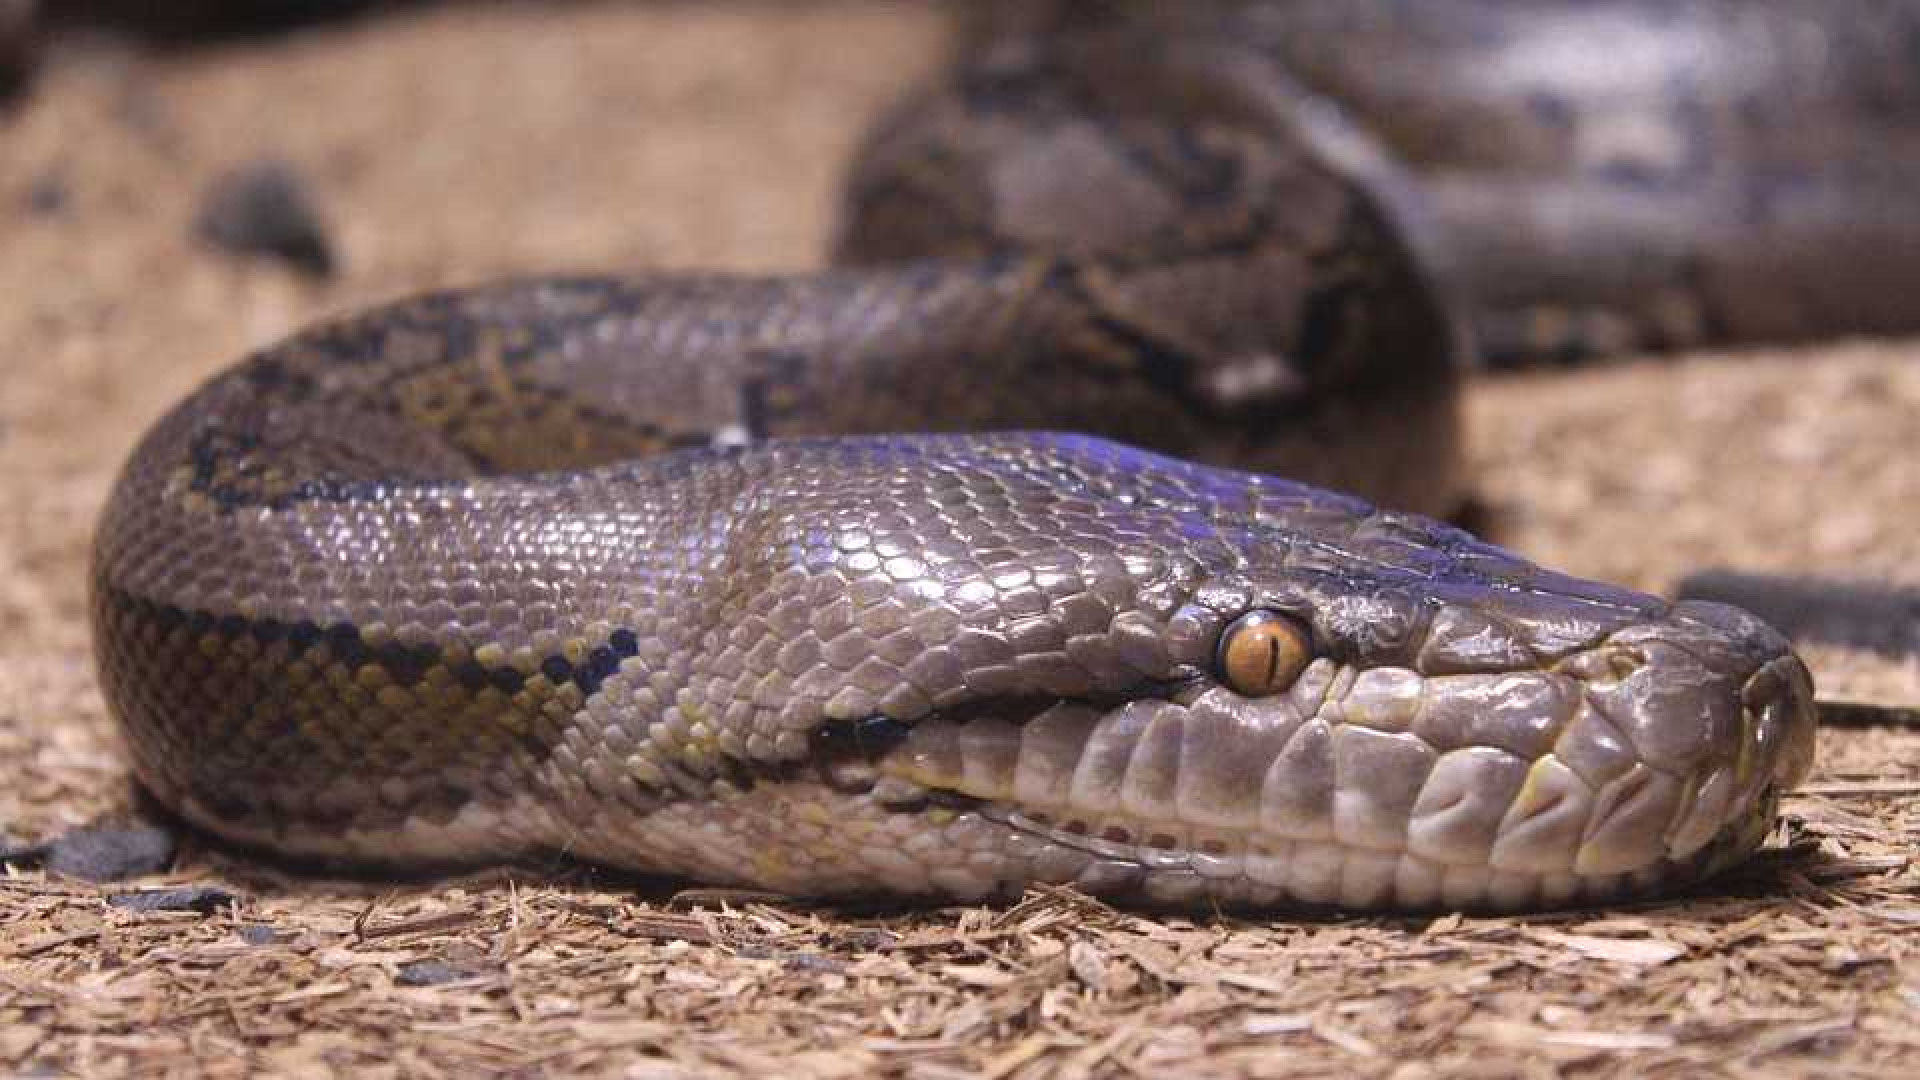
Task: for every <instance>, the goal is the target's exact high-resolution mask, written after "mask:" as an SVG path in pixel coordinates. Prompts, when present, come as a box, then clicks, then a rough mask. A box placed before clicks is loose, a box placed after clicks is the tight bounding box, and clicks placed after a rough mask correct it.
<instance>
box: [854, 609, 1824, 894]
mask: <svg viewBox="0 0 1920 1080" xmlns="http://www.w3.org/2000/svg"><path fill="white" fill-rule="evenodd" d="M1610 648H1611V647H1610ZM1674 652H1675V655H1660V650H1659V649H1657V648H1649V647H1647V646H1645V645H1638V646H1634V647H1632V648H1629V649H1625V650H1624V651H1623V650H1621V649H1612V651H1610V652H1607V653H1606V654H1605V655H1603V656H1600V657H1598V658H1590V659H1588V660H1586V661H1583V662H1581V663H1579V664H1571V665H1563V667H1568V668H1575V669H1580V670H1577V671H1575V670H1556V671H1535V672H1522V673H1515V674H1508V675H1459V676H1437V677H1436V676H1420V675H1417V674H1415V673H1413V672H1410V671H1404V670H1401V669H1379V668H1376V669H1371V670H1360V671H1356V670H1350V669H1341V668H1337V667H1336V666H1334V665H1332V664H1331V662H1326V661H1323V662H1320V665H1317V666H1323V670H1320V671H1319V672H1317V676H1318V678H1319V679H1320V681H1321V688H1320V690H1319V691H1318V692H1317V693H1316V694H1315V695H1312V696H1311V697H1310V699H1308V700H1306V701H1305V702H1304V705H1305V707H1303V701H1302V700H1300V699H1293V700H1279V699H1275V700H1265V701H1254V700H1249V699H1246V698H1241V697H1239V696H1237V695H1235V694H1233V693H1231V692H1230V691H1227V690H1226V689H1224V688H1221V687H1206V688H1202V689H1197V690H1195V691H1193V692H1190V693H1184V694H1174V695H1169V696H1167V697H1156V698H1147V699H1140V700H1134V701H1129V702H1126V703H1124V704H1120V705H1117V706H1102V705H1099V704H1094V703H1088V702H1083V701H1072V700H1045V701H1036V700H1018V701H1004V702H987V703H981V704H977V705H974V706H970V707H968V708H967V709H966V710H964V711H961V712H953V713H935V714H931V715H929V716H926V717H923V718H921V719H920V720H918V721H916V722H915V723H913V724H912V725H911V726H907V725H902V724H898V723H895V722H893V721H885V720H882V719H875V720H872V721H868V722H865V724H864V725H851V726H847V727H845V728H843V729H842V730H841V732H840V734H839V736H837V737H838V738H839V739H840V740H841V742H840V745H841V746H842V747H843V748H845V747H847V746H849V745H851V744H849V743H848V742H847V739H848V737H849V736H859V735H860V733H861V729H862V728H863V727H864V739H865V741H864V742H862V743H860V744H859V747H858V749H859V751H860V752H858V753H844V754H839V755H829V760H830V761H833V762H837V763H838V764H829V765H827V766H825V768H826V769H827V770H828V771H829V772H830V773H831V772H833V771H834V770H835V769H838V770H840V772H838V773H837V774H836V775H838V776H839V777H840V779H841V780H842V781H843V784H844V786H843V787H842V790H845V791H849V792H851V791H855V790H857V791H859V792H861V793H862V794H863V795H864V797H866V798H869V799H871V800H873V801H875V802H877V803H879V804H881V805H883V806H885V807H886V808H888V809H890V810H892V811H895V812H897V813H903V814H919V815H923V816H925V817H926V818H927V819H928V820H929V821H930V822H932V823H935V824H937V825H939V826H941V827H948V826H959V827H961V828H960V834H961V835H962V836H963V838H962V839H960V840H957V841H956V843H957V844H958V845H959V846H962V847H971V848H972V849H973V850H975V851H979V850H982V849H988V848H991V849H993V850H994V852H995V855H996V858H998V860H999V861H998V862H997V863H994V865H995V866H997V867H998V869H997V870H995V871H993V872H994V873H996V874H998V875H1000V876H999V878H998V879H997V880H995V881H991V882H989V881H984V880H982V881H976V882H974V883H973V887H972V888H971V890H969V889H961V890H959V891H976V892H981V893H985V892H992V891H1006V890H1007V889H1009V888H1011V887H1015V886H1017V885H1018V884H1019V883H1020V882H1021V881H1023V880H1052V881H1066V882H1072V883H1074V884H1077V885H1079V886H1080V887H1082V888H1084V889H1087V890H1088V891H1090V892H1095V893H1099V894H1104V895H1113V896H1122V897H1140V898H1144V899H1146V900H1148V901H1149V902H1167V903H1191V902H1194V901H1195V900H1208V899H1210V900H1213V901H1215V902H1218V903H1221V904H1224V905H1228V906H1250V907H1265V906H1276V905H1286V904H1306V905H1318V904H1337V905H1340V906H1342V907H1348V908H1374V909H1380V908H1395V909H1432V908H1441V907H1446V908H1463V909H1497V910H1512V909H1519V908H1533V907H1542V906H1546V907H1552V906H1565V905H1568V904H1575V903H1584V902H1597V901H1602V900H1609V899H1615V898H1619V897H1623V896H1629V895H1639V894H1644V893H1647V892H1651V891H1655V890H1662V889H1668V888H1671V887H1673V886H1676V885H1680V884H1683V883H1686V882H1691V881H1694V880H1698V879H1701V878H1704V877H1707V876H1710V875H1711V874H1713V873H1716V872H1718V871H1719V870H1721V869H1723V868H1724V867H1726V866H1729V865H1731V864H1733V863H1735V862H1738V861H1739V860H1740V859H1741V858H1743V857H1744V856H1745V855H1747V854H1748V853H1750V852H1751V851H1752V850H1753V849H1754V848H1755V847H1756V846H1758V844H1759V843H1760V842H1761V840H1762V839H1763V838H1764V836H1765V835H1766V833H1767V831H1768V830H1769V828H1770V826H1771V824H1772V822H1773V820H1774V813H1775V805H1776V803H1777V797H1778V794H1779V792H1780V791H1781V790H1784V789H1785V788H1787V787H1790V786H1792V785H1793V784H1795V783H1797V782H1798V781H1799V780H1800V779H1801V778H1802V777H1803V776H1804V775H1805V772H1806V769H1807V763H1808V760H1809V758H1810V745H1811V731H1812V712H1811V705H1810V701H1811V684H1810V680H1809V679H1808V678H1807V676H1806V673H1805V669H1804V667H1802V666H1801V665H1800V662H1799V661H1798V660H1797V659H1795V658H1794V657H1792V655H1791V654H1785V653H1783V654H1781V655H1779V656H1777V657H1775V658H1773V659H1771V660H1768V661H1766V662H1764V663H1762V664H1760V665H1759V666H1758V667H1757V668H1754V669H1752V670H1751V671H1750V673H1749V674H1748V675H1747V677H1746V678H1744V679H1742V680H1731V681H1729V680H1724V679H1723V680H1721V681H1722V682H1727V683H1728V685H1727V687H1726V689H1725V692H1723V693H1722V692H1716V693H1714V694H1713V695H1711V696H1710V697H1709V698H1703V699H1700V700H1698V701H1692V700H1690V701H1689V703H1686V704H1681V705H1677V706H1676V705H1674V704H1673V703H1670V702H1659V701H1654V702H1652V703H1651V704H1650V703H1649V699H1648V697H1647V695H1646V694H1645V693H1643V692H1642V691H1644V690H1645V687H1646V685H1648V684H1647V683H1646V682H1645V681H1644V680H1643V679H1641V675H1642V674H1643V673H1655V674H1658V675H1660V676H1661V682H1662V683H1663V684H1666V683H1668V682H1670V681H1671V680H1673V679H1674V678H1675V677H1676V676H1679V675H1682V674H1684V673H1685V669H1686V667H1687V664H1688V662H1689V660H1690V659H1691V658H1690V655H1689V654H1686V653H1684V652H1680V651H1678V650H1675V651H1674ZM1596 668H1597V669H1598V670H1599V671H1600V672H1601V673H1600V674H1598V675H1595V674H1593V670H1594V669H1596ZM1683 681H1684V680H1683ZM1693 685H1695V686H1698V685H1699V683H1698V680H1696V681H1695V683H1694V684H1693ZM1676 709H1679V710H1682V711H1688V710H1690V711H1691V713H1692V714H1690V715H1685V716H1680V715H1675V711H1676ZM1676 731H1680V732H1686V731H1691V732H1696V733H1699V734H1698V735H1697V736H1696V737H1694V738H1692V739H1691V741H1685V742H1684V745H1683V744H1682V742H1683V741H1682V740H1680V739H1679V738H1678V737H1677V736H1676V735H1675V734H1674V732H1676ZM983 861H984V860H980V859H976V860H975V862H976V864H979V863H982V862H983Z"/></svg>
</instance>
